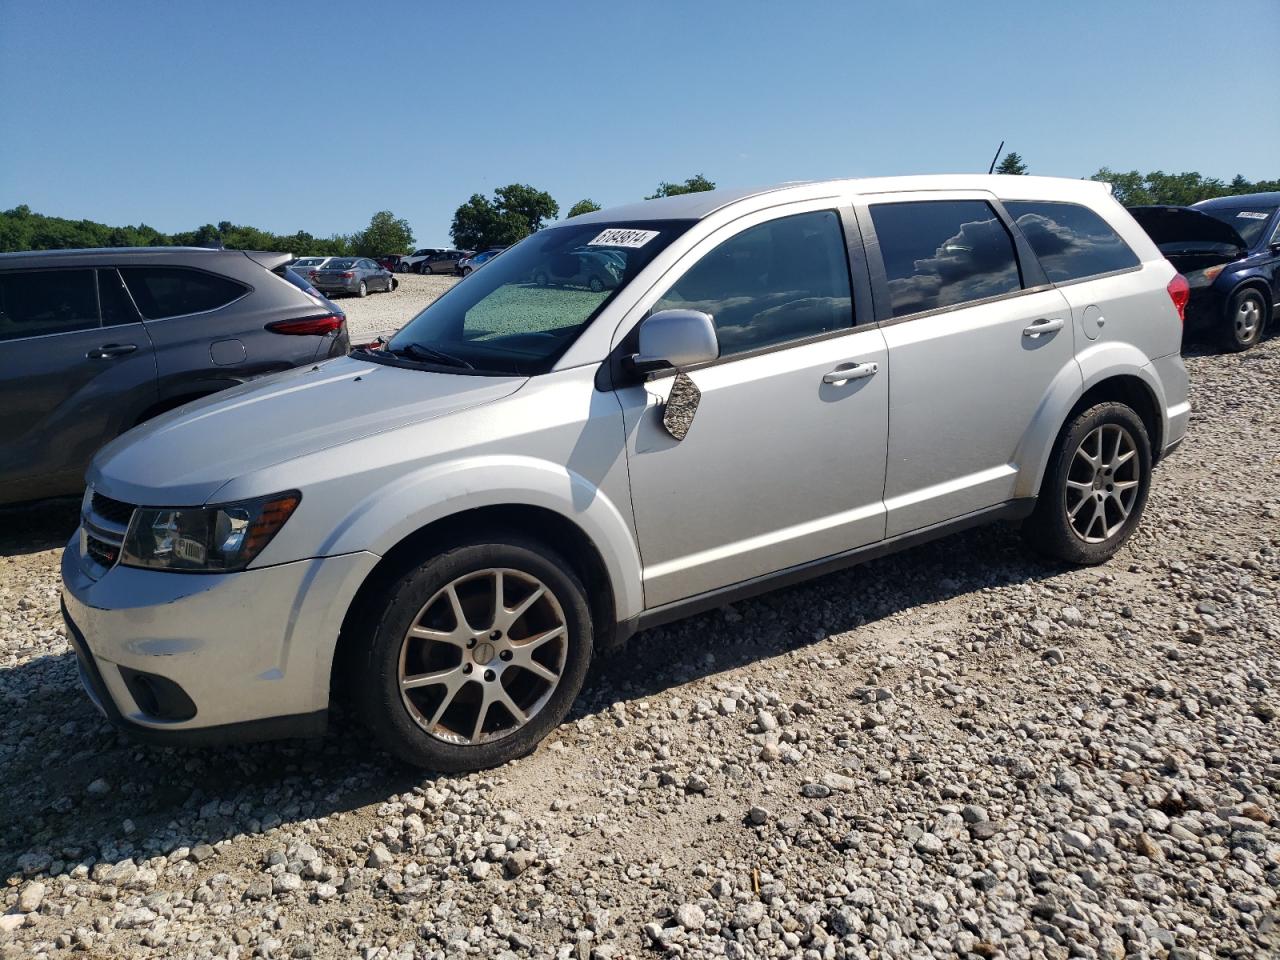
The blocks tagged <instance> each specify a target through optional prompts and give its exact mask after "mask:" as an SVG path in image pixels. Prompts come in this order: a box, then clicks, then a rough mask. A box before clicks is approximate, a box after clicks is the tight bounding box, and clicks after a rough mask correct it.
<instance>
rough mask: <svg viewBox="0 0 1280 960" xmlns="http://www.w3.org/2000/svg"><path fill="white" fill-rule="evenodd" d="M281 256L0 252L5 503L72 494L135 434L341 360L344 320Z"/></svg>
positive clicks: (1, 500) (1, 485)
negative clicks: (185, 411) (100, 458)
mask: <svg viewBox="0 0 1280 960" xmlns="http://www.w3.org/2000/svg"><path fill="white" fill-rule="evenodd" d="M291 259H292V257H291V255H290V254H287V253H256V252H250V251H239V250H206V249H198V248H191V247H187V248H184V247H151V248H148V247H135V248H125V247H120V248H111V249H104V250H50V251H42V252H33V253H5V254H0V504H6V503H17V502H21V501H25V500H35V499H40V498H44V497H53V496H60V495H64V494H71V493H76V492H78V491H80V490H81V489H83V487H84V471H85V468H86V467H87V466H88V464H89V460H90V459H91V458H92V457H93V454H94V453H95V452H96V451H97V449H98V448H99V447H101V446H102V445H103V444H104V443H106V442H107V441H108V440H111V439H113V438H115V437H117V436H118V435H120V434H121V433H124V432H125V431H126V430H128V429H129V428H130V427H133V426H135V425H136V424H138V423H141V422H142V421H143V420H147V419H149V418H151V417H154V416H156V415H158V414H160V413H163V412H165V411H167V410H172V409H173V408H174V407H178V406H181V405H182V404H184V403H186V402H188V401H190V400H195V399H197V398H199V397H203V396H207V395H208V394H211V393H215V392H217V391H219V390H223V389H226V388H227V387H233V386H236V385H237V384H241V383H244V382H245V381H247V380H251V379H253V378H255V377H260V376H263V375H264V374H268V373H274V372H276V371H280V370H287V369H289V368H291V367H297V366H301V365H303V364H308V363H313V362H315V361H317V360H323V359H325V358H326V357H333V356H340V355H342V354H345V353H346V352H347V350H348V349H349V347H350V340H349V338H348V335H347V324H346V317H345V316H344V315H343V312H342V311H341V310H340V309H338V307H337V306H335V305H334V304H333V303H331V302H330V301H328V300H326V299H325V298H324V297H323V296H321V295H320V293H319V291H317V290H316V289H315V287H313V286H312V285H311V284H310V283H309V282H307V280H305V279H303V278H302V277H300V276H298V275H297V273H296V272H294V271H292V270H290V269H289V267H288V262H289V261H290V260H291Z"/></svg>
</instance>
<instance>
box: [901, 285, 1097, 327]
mask: <svg viewBox="0 0 1280 960" xmlns="http://www.w3.org/2000/svg"><path fill="white" fill-rule="evenodd" d="M1091 279H1092V278H1091ZM1053 289H1055V286H1054V284H1052V283H1041V284H1037V285H1036V286H1034V287H1023V288H1022V289H1021V290H1011V291H1010V292H1008V293H1001V294H997V295H996V296H994V297H983V298H982V299H981V300H965V301H964V302H963V303H952V304H948V305H947V306H945V307H934V308H933V309H932V310H920V311H917V312H916V313H904V314H903V315H902V316H900V317H891V318H889V319H888V320H881V321H879V322H878V323H877V324H876V326H877V327H880V328H881V329H884V328H885V327H892V326H894V325H896V324H899V323H906V322H907V321H909V320H923V319H926V318H928V317H937V316H941V315H943V314H947V313H955V312H956V311H957V310H968V309H969V308H970V307H981V306H985V305H986V304H989V303H999V302H1000V301H1002V300H1014V299H1017V298H1018V297H1023V296H1026V295H1027V294H1029V293H1044V292H1045V291H1046V290H1053Z"/></svg>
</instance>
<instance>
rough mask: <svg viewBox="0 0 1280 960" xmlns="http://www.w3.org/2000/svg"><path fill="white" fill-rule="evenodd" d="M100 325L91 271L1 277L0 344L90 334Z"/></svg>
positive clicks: (5, 274)
mask: <svg viewBox="0 0 1280 960" xmlns="http://www.w3.org/2000/svg"><path fill="white" fill-rule="evenodd" d="M98 325H99V324H98V291H97V287H96V286H95V285H94V279H93V271H92V270H30V271H15V272H13V273H0V340H19V339H21V338H23V337H40V336H45V335H46V334H50V333H67V332H69V331H72V330H91V329H93V328H95V327H97V326H98Z"/></svg>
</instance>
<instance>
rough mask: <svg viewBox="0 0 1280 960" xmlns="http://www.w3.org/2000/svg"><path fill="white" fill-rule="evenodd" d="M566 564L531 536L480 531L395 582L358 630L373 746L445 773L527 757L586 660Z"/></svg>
mask: <svg viewBox="0 0 1280 960" xmlns="http://www.w3.org/2000/svg"><path fill="white" fill-rule="evenodd" d="M569 570H570V567H569V566H568V564H566V563H565V562H564V561H563V560H562V559H560V558H559V557H558V556H556V554H555V553H553V552H552V551H550V550H549V549H547V548H546V547H544V546H542V545H541V544H539V543H536V542H534V541H529V540H524V539H516V538H509V539H507V540H506V541H505V542H503V541H501V540H498V539H497V538H492V539H491V538H488V537H482V538H478V539H472V540H469V541H465V542H462V543H460V544H458V545H456V546H454V547H451V548H448V549H446V550H444V551H443V552H442V553H440V554H438V555H437V556H435V557H433V558H432V559H430V560H428V561H427V562H426V563H424V564H422V565H421V566H419V567H417V568H415V569H413V570H411V571H409V572H408V573H407V574H405V575H404V576H403V577H401V578H400V580H398V581H397V582H396V583H394V584H392V585H391V587H390V588H389V589H388V590H387V592H386V594H385V596H384V599H383V602H382V603H381V604H380V605H379V606H378V607H375V608H374V609H375V610H377V609H380V610H381V613H380V614H374V619H373V620H372V622H370V623H368V624H366V625H365V626H364V633H363V635H362V636H360V637H358V638H357V639H358V641H359V642H360V643H362V644H364V647H363V648H362V649H366V650H367V653H366V654H364V655H363V656H362V658H361V664H360V670H359V676H358V680H357V682H358V684H359V688H358V689H359V697H358V702H359V709H360V712H361V714H362V716H363V718H364V721H365V723H366V724H367V725H368V726H369V727H370V729H371V730H372V731H373V732H374V734H375V736H377V738H378V740H379V742H380V743H381V744H382V745H383V746H384V747H385V748H386V749H387V750H388V751H389V752H390V753H392V754H394V755H395V756H396V757H398V758H399V759H401V760H403V761H404V762H406V763H409V764H412V765H414V766H417V767H424V768H427V769H431V770H438V771H443V772H457V771H464V770H479V769H483V768H486V767H493V766H497V765H498V764H502V763H506V762H507V761H509V760H514V759H516V758H517V757H522V756H524V755H525V754H527V753H530V752H531V751H532V750H533V749H534V748H535V747H536V746H537V745H538V743H539V742H541V740H542V739H543V738H544V737H545V736H546V735H547V734H548V733H550V732H551V731H552V730H553V729H555V728H556V727H557V726H558V725H559V724H560V722H561V721H562V720H563V719H564V717H565V715H566V714H567V713H568V712H569V708H570V707H571V706H572V705H573V701H574V700H575V699H576V697H577V695H578V692H579V691H580V690H581V689H582V684H583V681H584V680H585V679H586V675H587V669H588V667H589V666H590V663H591V653H592V646H593V636H592V625H591V615H590V612H589V608H588V605H587V599H586V591H585V590H584V589H583V586H582V584H581V582H580V581H579V580H578V578H577V577H576V576H574V575H573V574H572V573H570V572H568V571H569Z"/></svg>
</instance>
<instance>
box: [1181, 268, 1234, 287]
mask: <svg viewBox="0 0 1280 960" xmlns="http://www.w3.org/2000/svg"><path fill="white" fill-rule="evenodd" d="M1226 268H1227V265H1226V264H1225V263H1220V264H1218V265H1217V266H1215V267H1207V268H1205V269H1204V270H1192V271H1191V272H1190V273H1188V274H1187V281H1188V282H1189V283H1190V284H1191V286H1193V287H1207V286H1209V284H1211V283H1213V281H1215V280H1217V279H1218V274H1220V273H1222V271H1223V270H1225V269H1226Z"/></svg>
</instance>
